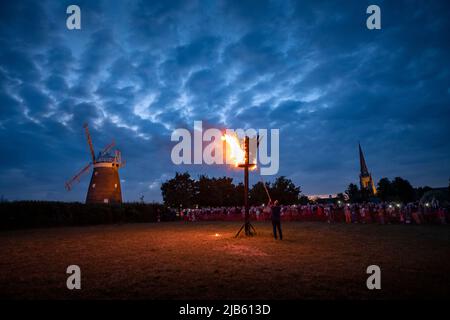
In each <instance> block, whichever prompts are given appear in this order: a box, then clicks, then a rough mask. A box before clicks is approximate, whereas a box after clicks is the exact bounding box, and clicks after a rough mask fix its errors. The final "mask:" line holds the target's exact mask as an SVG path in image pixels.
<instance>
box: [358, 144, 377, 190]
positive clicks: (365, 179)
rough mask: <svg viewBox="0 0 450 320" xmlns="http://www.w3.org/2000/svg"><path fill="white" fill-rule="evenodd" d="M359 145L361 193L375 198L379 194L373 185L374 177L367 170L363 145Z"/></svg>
mask: <svg viewBox="0 0 450 320" xmlns="http://www.w3.org/2000/svg"><path fill="white" fill-rule="evenodd" d="M358 145H359V164H360V174H359V184H360V187H361V191H362V192H363V193H365V194H366V195H369V196H375V195H376V194H377V189H376V188H375V184H374V183H373V179H372V175H371V174H370V173H369V170H368V169H367V164H366V160H365V159H364V154H363V151H362V149H361V144H358Z"/></svg>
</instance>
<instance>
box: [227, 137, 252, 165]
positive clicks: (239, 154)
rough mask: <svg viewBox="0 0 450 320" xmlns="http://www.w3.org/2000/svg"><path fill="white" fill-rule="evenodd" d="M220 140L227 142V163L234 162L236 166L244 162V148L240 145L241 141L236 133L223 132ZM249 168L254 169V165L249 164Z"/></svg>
mask: <svg viewBox="0 0 450 320" xmlns="http://www.w3.org/2000/svg"><path fill="white" fill-rule="evenodd" d="M222 140H223V141H225V142H226V143H227V146H228V148H227V151H226V155H227V163H234V165H235V166H236V167H238V166H239V165H240V164H244V163H245V150H244V149H243V148H242V147H241V142H240V141H239V138H238V137H237V135H236V134H228V133H225V134H224V135H223V136H222ZM249 169H250V170H255V169H256V165H254V166H251V167H250V168H249Z"/></svg>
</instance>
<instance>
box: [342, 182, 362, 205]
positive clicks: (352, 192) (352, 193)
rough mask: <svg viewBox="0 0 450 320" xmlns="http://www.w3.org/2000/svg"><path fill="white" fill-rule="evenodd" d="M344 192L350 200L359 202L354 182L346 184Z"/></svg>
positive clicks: (357, 190)
mask: <svg viewBox="0 0 450 320" xmlns="http://www.w3.org/2000/svg"><path fill="white" fill-rule="evenodd" d="M345 194H346V195H347V197H348V200H349V201H350V202H359V201H360V199H361V197H360V192H359V189H358V186H357V185H356V184H354V183H350V184H349V185H348V187H347V190H345Z"/></svg>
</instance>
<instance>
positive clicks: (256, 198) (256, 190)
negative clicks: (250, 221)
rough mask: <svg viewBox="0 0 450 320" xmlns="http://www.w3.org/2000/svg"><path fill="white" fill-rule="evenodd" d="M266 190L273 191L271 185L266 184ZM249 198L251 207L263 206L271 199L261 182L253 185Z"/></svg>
mask: <svg viewBox="0 0 450 320" xmlns="http://www.w3.org/2000/svg"><path fill="white" fill-rule="evenodd" d="M266 188H267V190H270V189H271V186H270V183H268V182H266ZM249 196H250V204H251V205H261V204H263V203H267V202H268V201H269V197H268V196H267V192H266V190H265V188H264V185H263V183H262V182H261V181H260V182H258V183H256V184H255V185H253V187H252V188H251V189H250V191H249Z"/></svg>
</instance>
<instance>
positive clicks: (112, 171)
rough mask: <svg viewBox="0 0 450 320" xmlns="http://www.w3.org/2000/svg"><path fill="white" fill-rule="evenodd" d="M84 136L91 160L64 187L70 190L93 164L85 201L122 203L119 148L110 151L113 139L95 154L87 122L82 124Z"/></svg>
mask: <svg viewBox="0 0 450 320" xmlns="http://www.w3.org/2000/svg"><path fill="white" fill-rule="evenodd" d="M84 129H85V132H86V138H87V141H88V144H89V149H90V152H91V157H92V162H90V163H88V164H87V165H86V166H85V167H84V168H83V169H81V171H80V172H78V173H77V174H76V175H75V176H74V177H73V178H72V179H70V180H69V181H67V182H66V189H67V190H71V189H72V187H73V185H74V184H75V183H76V182H79V181H80V178H81V176H82V175H83V174H84V173H86V172H87V171H89V169H90V168H91V166H93V171H92V177H91V182H90V183H89V189H88V192H87V195H86V203H111V204H117V203H122V190H121V188H120V178H119V169H120V168H122V167H123V166H124V162H123V161H122V157H121V153H120V151H119V150H114V152H113V151H112V148H113V147H114V145H115V143H114V141H113V142H112V143H110V144H109V145H108V146H106V147H105V148H104V149H103V150H102V151H101V152H99V154H98V155H97V156H95V152H94V146H93V144H92V139H91V135H90V134H89V128H88V125H87V124H84Z"/></svg>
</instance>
